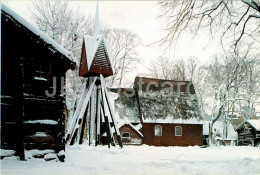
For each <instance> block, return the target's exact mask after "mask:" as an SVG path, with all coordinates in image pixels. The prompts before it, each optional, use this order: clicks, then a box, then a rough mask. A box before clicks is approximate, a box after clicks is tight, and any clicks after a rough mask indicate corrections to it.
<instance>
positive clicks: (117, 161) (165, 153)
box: [0, 145, 260, 175]
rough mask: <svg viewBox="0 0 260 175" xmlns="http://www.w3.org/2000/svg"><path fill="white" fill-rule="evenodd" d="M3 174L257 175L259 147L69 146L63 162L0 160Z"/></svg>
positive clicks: (259, 167) (259, 168) (259, 170)
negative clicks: (121, 147) (120, 147)
mask: <svg viewBox="0 0 260 175" xmlns="http://www.w3.org/2000/svg"><path fill="white" fill-rule="evenodd" d="M0 162H1V170H2V172H1V174H3V175H9V174H14V175H25V174H26V175H29V174H35V175H71V174H77V175H81V174H84V175H94V174H106V173H110V174H112V175H116V174H120V175H131V174H142V175H143V174H147V175H151V174H156V175H157V174H158V175H162V174H167V175H168V174H181V175H183V174H189V175H190V174H196V175H197V174H198V175H204V174H209V175H214V174H221V175H225V174H226V175H232V174H236V175H239V174H241V175H245V174H246V175H251V174H252V175H257V174H258V175H259V174H260V148H253V147H219V148H218V147H215V148H199V147H149V146H128V147H127V146H125V147H124V148H123V149H119V148H111V149H108V148H107V147H88V146H84V145H83V146H73V147H68V148H67V151H66V162H65V163H61V162H44V160H29V161H25V162H22V161H16V160H1V161H0Z"/></svg>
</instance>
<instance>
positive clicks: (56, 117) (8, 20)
mask: <svg viewBox="0 0 260 175" xmlns="http://www.w3.org/2000/svg"><path fill="white" fill-rule="evenodd" d="M1 26H2V31H1V42H2V43H1V71H2V72H1V83H2V86H1V148H2V149H12V150H15V154H16V155H18V156H20V159H24V151H25V150H30V149H52V150H55V152H56V153H58V152H59V151H61V150H64V149H65V147H64V108H65V105H64V104H65V103H64V102H65V98H64V95H65V94H64V93H63V88H64V82H65V73H66V71H67V70H68V69H74V68H75V66H76V64H75V61H74V60H73V55H72V54H71V53H70V52H68V51H67V50H65V49H64V48H63V47H61V46H60V45H58V44H57V43H56V42H55V41H54V40H52V39H50V38H49V37H47V36H46V35H45V34H43V33H42V32H41V31H40V30H38V29H37V28H35V27H33V26H32V25H30V23H28V22H27V21H26V20H25V19H24V18H22V17H21V16H19V15H18V14H17V13H15V12H14V11H12V10H11V9H9V8H8V7H6V6H5V5H2V9H1ZM53 92H56V93H53Z"/></svg>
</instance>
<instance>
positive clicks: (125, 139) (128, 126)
mask: <svg viewBox="0 0 260 175" xmlns="http://www.w3.org/2000/svg"><path fill="white" fill-rule="evenodd" d="M141 129H142V124H141V123H130V122H125V123H122V124H121V126H120V125H119V132H120V134H121V139H122V143H123V144H124V145H141V144H142V140H143V137H144V136H143V134H142V133H141ZM114 135H115V133H114ZM115 138H116V137H115ZM116 142H117V141H116Z"/></svg>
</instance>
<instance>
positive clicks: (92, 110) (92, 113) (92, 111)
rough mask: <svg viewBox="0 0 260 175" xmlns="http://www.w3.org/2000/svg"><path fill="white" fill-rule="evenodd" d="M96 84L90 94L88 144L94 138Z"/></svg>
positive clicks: (91, 142)
mask: <svg viewBox="0 0 260 175" xmlns="http://www.w3.org/2000/svg"><path fill="white" fill-rule="evenodd" d="M96 98H97V97H96V86H94V89H93V91H92V94H91V100H90V101H91V105H90V127H89V130H90V133H89V144H90V145H92V144H93V140H94V139H95V138H94V131H95V117H96Z"/></svg>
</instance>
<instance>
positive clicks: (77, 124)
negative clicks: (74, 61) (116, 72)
mask: <svg viewBox="0 0 260 175" xmlns="http://www.w3.org/2000/svg"><path fill="white" fill-rule="evenodd" d="M96 80H97V77H95V79H94V81H93V82H92V84H91V85H90V88H89V91H88V93H87V95H86V98H85V100H84V103H83V105H82V107H81V109H80V113H79V116H78V117H77V122H76V126H75V129H74V131H73V132H72V134H71V135H72V139H71V143H74V139H75V137H76V134H77V133H76V132H75V131H76V130H77V131H78V128H79V126H80V124H81V122H80V121H81V120H82V118H83V115H84V114H85V111H86V108H87V105H88V103H89V100H90V96H91V94H92V91H93V88H94V86H95V82H96Z"/></svg>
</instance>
